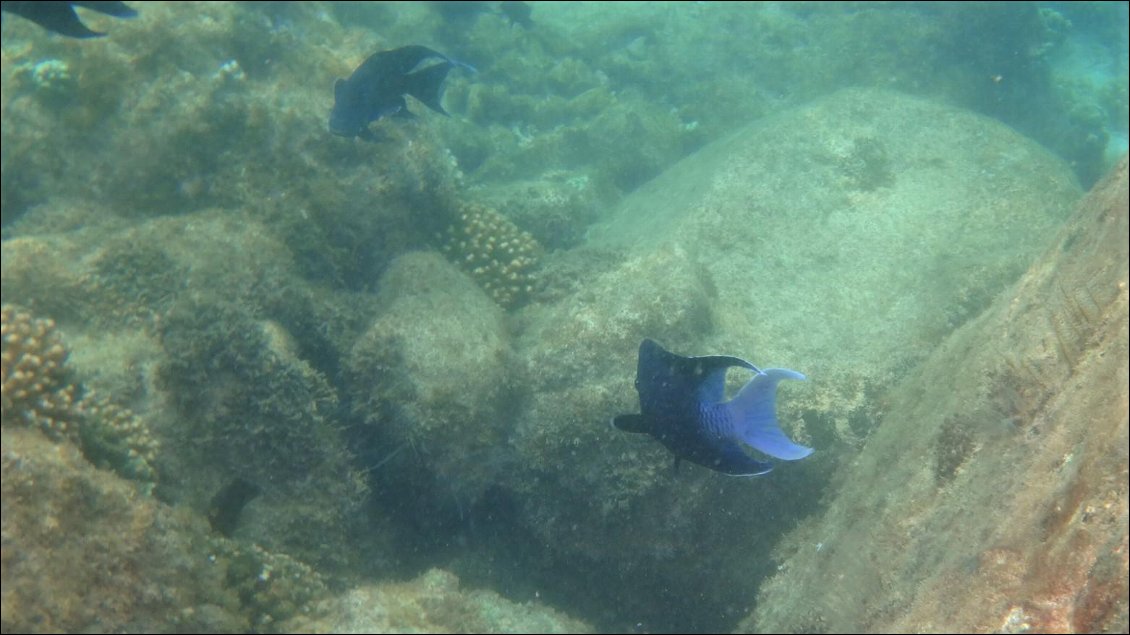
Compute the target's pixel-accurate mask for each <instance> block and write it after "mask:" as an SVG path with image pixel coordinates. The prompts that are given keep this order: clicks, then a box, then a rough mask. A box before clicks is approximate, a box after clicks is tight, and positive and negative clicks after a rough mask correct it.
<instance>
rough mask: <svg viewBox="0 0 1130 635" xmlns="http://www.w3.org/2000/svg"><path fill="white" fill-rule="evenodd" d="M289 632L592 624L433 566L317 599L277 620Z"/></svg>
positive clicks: (505, 629) (558, 628)
mask: <svg viewBox="0 0 1130 635" xmlns="http://www.w3.org/2000/svg"><path fill="white" fill-rule="evenodd" d="M281 627H282V629H283V630H284V631H285V632H292V633H590V632H592V630H593V629H592V627H591V626H589V625H588V624H586V623H584V622H583V621H581V620H578V619H575V618H572V617H568V616H566V615H563V614H562V613H560V612H558V611H555V610H554V609H552V608H550V607H548V606H546V605H544V604H542V603H540V602H537V601H536V600H535V601H529V602H522V603H518V602H515V601H513V600H508V599H506V598H503V597H501V596H499V595H498V594H497V593H494V592H493V591H487V590H470V589H464V588H460V584H459V578H457V577H456V576H455V575H454V574H452V573H449V572H447V571H444V570H442V569H432V570H430V571H427V572H425V573H423V574H422V575H420V576H419V577H417V578H416V579H414V580H411V581H409V582H400V583H386V584H380V585H370V586H362V587H358V588H355V589H353V590H351V591H348V592H346V593H344V594H342V595H340V596H338V597H336V598H332V599H329V600H326V601H324V602H322V603H320V604H319V605H318V606H317V607H316V609H315V612H314V615H313V616H311V617H299V618H295V619H293V620H290V621H288V622H285V623H283V624H281Z"/></svg>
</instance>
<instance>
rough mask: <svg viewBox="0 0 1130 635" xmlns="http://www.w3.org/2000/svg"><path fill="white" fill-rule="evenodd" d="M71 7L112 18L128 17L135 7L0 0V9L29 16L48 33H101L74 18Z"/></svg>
mask: <svg viewBox="0 0 1130 635" xmlns="http://www.w3.org/2000/svg"><path fill="white" fill-rule="evenodd" d="M75 7H83V8H85V9H90V10H91V11H97V12H99V13H105V14H106V15H112V16H114V17H115V18H132V17H134V16H135V15H137V11H134V10H133V9H131V8H129V7H128V6H126V4H125V3H124V2H98V1H91V2H55V1H54V0H39V1H34V2H27V1H17V2H0V10H3V11H6V12H8V13H14V14H15V15H18V16H20V17H23V18H26V19H28V20H31V21H32V22H34V23H36V24H38V25H39V26H41V27H43V28H45V29H47V30H48V31H51V32H52V33H58V34H59V35H65V36H67V37H74V38H90V37H102V36H103V35H105V33H99V32H97V31H92V30H90V29H89V28H87V26H86V25H85V24H83V23H82V21H81V20H79V19H78V14H76V13H75V9H74V8H75Z"/></svg>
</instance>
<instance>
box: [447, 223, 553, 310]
mask: <svg viewBox="0 0 1130 635" xmlns="http://www.w3.org/2000/svg"><path fill="white" fill-rule="evenodd" d="M441 240H442V241H443V252H444V253H445V254H447V256H448V258H450V259H451V260H453V261H455V262H457V263H458V264H459V266H460V267H462V268H463V269H464V270H465V271H467V272H468V273H469V274H471V277H472V278H474V279H475V282H477V283H478V284H479V286H480V287H482V288H483V290H484V291H486V292H487V293H488V294H489V295H490V296H491V298H493V299H494V301H495V302H497V303H498V304H499V305H500V306H502V307H504V308H512V307H515V306H519V305H521V304H523V303H524V302H526V301H527V300H529V298H530V296H531V295H532V294H533V292H534V289H535V288H536V285H537V278H536V270H537V267H538V257H539V255H540V253H541V246H540V245H539V244H538V242H537V241H536V240H534V237H533V236H531V235H530V234H529V233H528V232H525V231H522V230H521V229H519V228H518V226H517V225H515V224H514V223H512V222H511V221H510V220H509V219H507V218H506V217H505V216H503V215H502V214H500V213H498V212H497V211H495V210H494V209H492V208H490V207H487V206H485V205H479V204H475V203H467V204H464V205H463V206H462V207H461V209H460V210H459V211H458V212H457V214H456V222H455V223H454V224H453V225H451V226H450V227H448V228H447V234H446V235H444V236H441Z"/></svg>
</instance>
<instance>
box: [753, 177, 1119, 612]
mask: <svg viewBox="0 0 1130 635" xmlns="http://www.w3.org/2000/svg"><path fill="white" fill-rule="evenodd" d="M1127 181H1128V177H1127V163H1126V159H1125V158H1123V160H1122V162H1121V164H1120V165H1119V166H1118V167H1117V168H1116V169H1115V170H1114V172H1113V173H1112V174H1111V175H1110V176H1108V177H1107V178H1106V179H1105V180H1104V181H1103V182H1101V183H1100V184H1099V185H1098V186H1096V188H1095V189H1094V190H1093V191H1092V193H1091V194H1090V195H1089V196H1088V197H1087V198H1086V199H1085V200H1084V201H1083V203H1082V204H1080V205H1079V207H1078V208H1077V210H1076V212H1075V215H1074V216H1073V217H1072V219H1071V221H1070V222H1069V223H1068V225H1067V226H1066V227H1065V228H1064V229H1063V230H1062V231H1061V232H1059V234H1058V236H1057V238H1056V239H1055V240H1054V242H1053V243H1052V246H1051V248H1050V249H1048V250H1047V251H1046V252H1045V253H1044V254H1043V256H1042V257H1040V258H1039V260H1038V261H1037V262H1035V263H1034V264H1033V265H1032V266H1031V268H1029V269H1028V271H1027V273H1025V274H1024V275H1023V277H1022V278H1021V279H1020V281H1019V282H1018V283H1016V284H1014V285H1012V286H1010V287H1009V288H1008V289H1007V290H1006V291H1005V292H1004V293H1001V294H999V295H998V296H997V297H996V299H995V300H994V301H993V303H992V305H991V307H990V308H989V309H988V310H987V311H985V312H984V313H983V314H982V315H980V316H979V317H977V318H976V319H974V320H972V321H970V322H969V323H967V324H966V325H964V326H963V327H961V328H960V329H959V330H957V331H956V332H954V333H953V334H952V335H951V336H950V337H948V338H947V339H946V340H945V341H944V342H942V343H941V344H940V345H939V346H938V347H937V350H936V351H935V352H934V354H932V355H931V356H930V357H929V359H927V360H926V361H925V362H924V363H923V364H922V365H921V366H920V367H918V368H917V369H916V370H915V371H914V372H913V373H912V374H911V375H910V376H908V377H907V378H906V379H905V381H903V382H902V383H901V384H900V385H899V386H898V387H897V388H895V389H893V390H892V391H891V392H890V395H889V402H890V406H889V409H888V411H887V414H886V415H885V416H884V417H883V420H882V425H881V426H880V427H879V429H878V431H877V432H876V433H875V435H874V436H873V437H872V439H871V440H870V441H869V443H868V444H867V446H866V447H865V449H864V450H863V451H862V452H861V453H860V455H859V457H858V458H857V459H856V460H855V461H853V462H852V463H851V464H850V465H845V466H844V469H843V470H842V471H841V473H840V475H839V478H838V479H837V482H838V483H840V484H841V485H840V486H839V487H837V490H836V492H835V493H834V494H833V495H832V498H831V501H830V505H829V509H828V511H827V512H825V513H824V514H823V515H822V517H820V518H816V519H812V520H811V521H810V522H807V523H805V524H804V525H802V526H801V527H800V528H798V529H797V530H796V531H794V532H792V533H791V534H790V535H789V536H788V537H787V539H786V540H785V541H784V543H783V544H782V546H781V548H780V549H779V551H778V554H777V557H778V558H779V559H780V560H781V567H780V572H779V573H778V574H776V575H775V576H774V577H773V578H772V579H771V580H769V581H768V582H767V583H766V584H765V586H764V587H763V588H762V590H761V593H760V594H759V596H758V599H757V604H756V606H757V609H756V611H755V613H754V614H753V615H752V616H751V617H750V618H749V619H747V620H745V621H744V622H743V623H742V624H741V626H740V630H741V631H742V632H782V631H811V630H825V631H833V632H911V631H914V632H975V631H979V632H989V631H991V632H1005V633H1019V632H1030V631H1031V632H1088V633H1095V632H1121V631H1125V630H1126V628H1127V549H1126V544H1127V533H1128V530H1127V481H1126V478H1125V476H1126V466H1127V448H1128V440H1127V435H1128V423H1127V411H1126V403H1127V399H1128V395H1127V385H1128V384H1127V382H1128V379H1127V277H1128V275H1130V272H1128V268H1127V263H1128V260H1130V254H1128V252H1127V242H1126V232H1127V225H1128V222H1130V221H1128V214H1130V212H1128V208H1127V191H1128V185H1127ZM955 607H960V610H957V611H955V610H954V609H955Z"/></svg>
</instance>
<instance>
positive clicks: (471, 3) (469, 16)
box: [425, 0, 490, 26]
mask: <svg viewBox="0 0 1130 635" xmlns="http://www.w3.org/2000/svg"><path fill="white" fill-rule="evenodd" d="M425 4H427V5H428V6H429V7H431V8H432V10H433V11H435V12H436V13H438V14H439V15H440V17H442V18H443V19H444V21H445V22H449V23H452V24H456V25H460V26H467V25H468V24H467V23H469V22H471V21H472V20H475V19H478V17H479V16H480V15H482V14H484V13H487V12H489V11H490V5H489V4H488V3H486V2H477V1H476V0H455V1H444V0H435V1H432V2H427V3H425Z"/></svg>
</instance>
